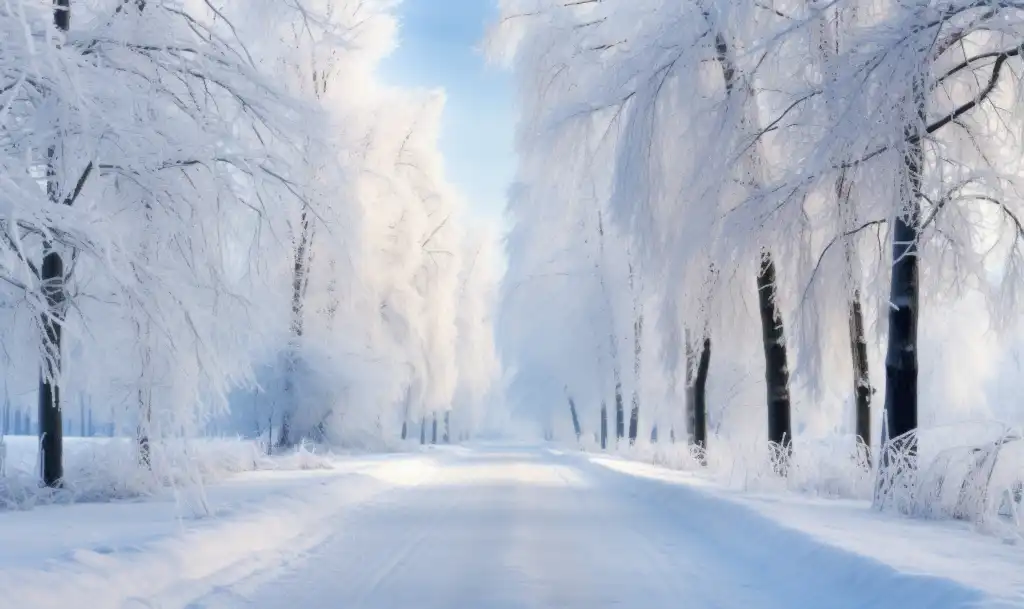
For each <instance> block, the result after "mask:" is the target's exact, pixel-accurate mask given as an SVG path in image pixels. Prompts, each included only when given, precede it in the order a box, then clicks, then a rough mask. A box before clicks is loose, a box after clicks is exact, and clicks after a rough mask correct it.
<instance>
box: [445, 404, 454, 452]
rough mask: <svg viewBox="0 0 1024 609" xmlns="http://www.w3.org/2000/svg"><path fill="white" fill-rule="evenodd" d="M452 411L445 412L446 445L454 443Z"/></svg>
mask: <svg viewBox="0 0 1024 609" xmlns="http://www.w3.org/2000/svg"><path fill="white" fill-rule="evenodd" d="M451 414H452V411H450V410H446V411H444V443H445V444H451V442H452V417H451Z"/></svg>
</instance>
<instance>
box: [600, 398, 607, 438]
mask: <svg viewBox="0 0 1024 609" xmlns="http://www.w3.org/2000/svg"><path fill="white" fill-rule="evenodd" d="M607 448H608V405H607V404H605V403H604V402H601V450H605V449H607Z"/></svg>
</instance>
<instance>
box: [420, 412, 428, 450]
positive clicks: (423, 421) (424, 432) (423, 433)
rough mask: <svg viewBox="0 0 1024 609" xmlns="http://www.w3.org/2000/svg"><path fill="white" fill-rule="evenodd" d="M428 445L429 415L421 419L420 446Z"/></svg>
mask: <svg viewBox="0 0 1024 609" xmlns="http://www.w3.org/2000/svg"><path fill="white" fill-rule="evenodd" d="M426 443H427V415H423V418H421V419H420V444H421V445H423V444H426Z"/></svg>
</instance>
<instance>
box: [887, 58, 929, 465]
mask: <svg viewBox="0 0 1024 609" xmlns="http://www.w3.org/2000/svg"><path fill="white" fill-rule="evenodd" d="M924 91H925V85H924V83H923V82H922V79H921V78H920V77H918V78H915V80H914V95H915V99H914V103H915V104H916V110H917V116H916V117H914V118H916V119H917V121H916V122H913V123H912V124H911V125H910V126H909V127H908V128H907V133H906V136H907V137H906V139H907V141H908V142H909V143H908V144H907V150H906V151H905V152H904V157H903V167H904V172H905V174H906V175H905V181H904V186H903V192H902V195H903V200H904V203H905V210H904V213H902V214H899V215H898V216H897V217H896V218H895V219H894V222H893V232H892V258H893V263H892V285H891V288H890V296H889V301H890V303H889V344H888V349H887V352H886V355H885V413H886V418H887V419H888V421H887V423H888V425H887V430H888V435H889V437H890V438H894V439H895V438H898V437H899V436H902V435H904V434H906V433H908V432H911V431H913V430H915V429H917V316H918V310H919V309H918V302H919V290H920V285H919V281H918V260H917V242H918V239H919V237H920V230H921V196H922V195H921V171H922V168H923V164H924V151H923V149H922V146H921V140H920V136H921V127H920V125H922V124H923V123H924V120H925V116H924V113H925V93H924ZM895 446H896V448H898V449H899V450H901V451H905V453H906V455H907V457H908V458H909V463H910V465H911V466H915V465H916V463H915V462H914V460H915V458H916V456H917V441H916V438H905V439H903V440H902V441H900V444H897V445H895Z"/></svg>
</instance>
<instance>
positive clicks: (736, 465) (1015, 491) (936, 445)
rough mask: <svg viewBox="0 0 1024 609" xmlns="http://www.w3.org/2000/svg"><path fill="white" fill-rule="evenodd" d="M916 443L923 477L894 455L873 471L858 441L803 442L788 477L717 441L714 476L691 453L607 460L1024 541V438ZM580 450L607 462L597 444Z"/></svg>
mask: <svg viewBox="0 0 1024 609" xmlns="http://www.w3.org/2000/svg"><path fill="white" fill-rule="evenodd" d="M913 437H914V439H915V442H914V446H915V448H916V451H917V457H916V464H917V465H916V467H904V466H903V464H905V463H906V462H907V459H908V457H907V455H905V454H902V453H901V452H900V451H894V450H892V448H891V446H892V445H890V447H889V448H887V450H886V454H885V455H884V458H880V457H879V456H878V453H877V451H876V454H875V455H874V458H873V459H872V460H871V462H870V463H869V461H868V459H867V457H866V454H865V452H864V451H863V449H859V448H858V446H857V444H856V442H855V439H854V438H853V437H852V436H836V437H830V438H808V437H800V436H797V437H796V438H794V441H793V454H792V457H791V458H790V459H789V461H788V464H787V468H786V469H787V471H786V475H784V476H783V475H780V472H779V466H778V463H779V460H778V459H777V458H774V455H773V454H772V451H771V449H770V448H769V447H768V445H767V443H752V444H748V445H744V446H737V445H736V444H735V443H730V442H729V441H727V440H726V439H724V438H718V437H712V438H711V439H710V440H709V443H708V444H709V447H710V449H709V450H708V452H707V454H706V455H703V456H704V458H705V459H706V462H707V465H706V466H702V465H701V463H700V459H699V457H701V456H702V455H699V454H698V453H696V452H695V451H694V450H692V449H691V448H690V447H688V446H687V445H686V444H685V443H669V442H661V443H647V442H638V443H637V445H636V446H629V445H628V443H626V442H622V443H621V444H620V445H619V446H614V444H613V446H612V448H611V449H610V450H608V451H606V454H611V455H615V456H618V457H622V458H624V459H629V460H632V461H637V462H643V463H650V464H654V465H661V466H665V467H669V468H671V469H676V470H681V471H688V472H699V475H700V476H701V477H703V478H704V479H706V480H709V481H713V482H714V483H715V484H717V485H719V486H721V487H722V488H728V489H733V490H739V491H746V492H771V493H781V492H793V493H799V494H801V495H809V496H813V497H820V498H830V499H859V500H867V501H871V502H873V504H874V507H876V508H878V509H879V510H882V511H887V512H894V513H899V514H903V515H907V516H912V517H915V518H925V519H932V520H962V521H965V522H969V523H971V524H972V525H973V528H974V530H976V531H979V532H984V533H987V534H994V535H996V536H998V537H1002V538H1005V539H1024V518H1022V517H1021V503H1022V499H1024V440H1022V435H1021V434H1020V433H1019V432H1017V431H1016V430H1014V429H1013V428H1011V427H1009V426H1006V425H1002V424H1000V423H996V422H966V423H961V424H958V425H955V426H943V427H935V428H930V429H922V430H919V431H918V432H916V433H915V434H914V435H913ZM582 447H583V448H584V449H585V450H587V451H588V452H592V453H593V452H600V448H599V446H597V445H596V444H594V443H593V442H592V441H591V442H584V444H583V446H582ZM879 464H881V468H879Z"/></svg>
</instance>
